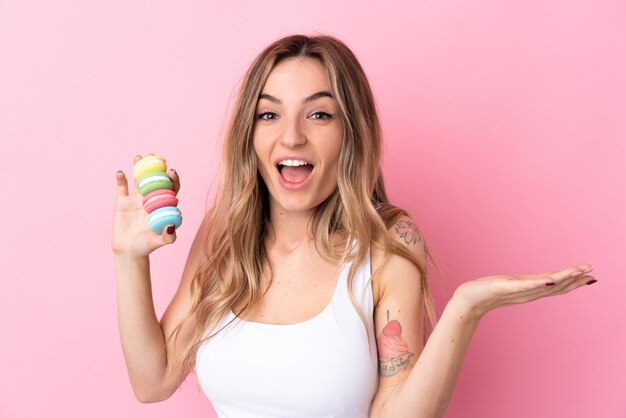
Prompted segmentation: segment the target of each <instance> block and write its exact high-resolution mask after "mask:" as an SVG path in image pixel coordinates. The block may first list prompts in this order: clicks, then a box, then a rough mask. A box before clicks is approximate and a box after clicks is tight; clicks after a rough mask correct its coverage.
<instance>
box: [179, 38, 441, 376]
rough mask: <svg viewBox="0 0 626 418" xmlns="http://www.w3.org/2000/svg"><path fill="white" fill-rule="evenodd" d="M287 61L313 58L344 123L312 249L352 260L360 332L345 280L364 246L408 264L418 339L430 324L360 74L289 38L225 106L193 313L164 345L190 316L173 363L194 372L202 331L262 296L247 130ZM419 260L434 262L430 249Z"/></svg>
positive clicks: (338, 53)
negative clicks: (187, 335) (418, 301)
mask: <svg viewBox="0 0 626 418" xmlns="http://www.w3.org/2000/svg"><path fill="white" fill-rule="evenodd" d="M294 57H309V58H313V59H316V60H319V62H320V63H321V64H322V65H323V66H324V68H325V70H326V73H327V75H328V79H329V81H330V86H331V89H332V94H333V97H334V98H335V100H336V101H337V104H338V108H339V111H338V116H339V117H340V118H341V121H342V122H343V142H342V146H341V151H340V154H339V162H338V168H337V171H338V172H337V188H336V189H335V190H334V192H333V193H332V194H331V195H330V196H329V197H328V198H327V199H326V200H325V201H324V202H322V203H321V204H320V205H319V206H318V207H317V208H316V209H315V211H314V215H313V217H312V219H311V223H310V227H311V231H312V233H313V236H314V240H315V246H316V248H317V251H318V252H319V253H320V255H321V256H323V257H324V258H326V259H328V260H334V261H337V263H338V264H340V263H343V262H345V261H347V260H350V261H352V265H351V268H350V269H349V272H348V290H349V294H350V296H351V300H352V304H353V305H354V307H355V309H356V311H357V312H358V314H359V316H360V317H361V320H362V321H363V324H364V326H365V328H366V330H367V322H366V318H365V315H364V313H363V311H362V310H361V309H360V307H359V306H358V304H357V303H356V301H355V298H354V294H353V291H352V281H353V278H354V275H355V273H356V271H357V269H358V268H359V265H361V264H362V262H363V261H364V259H365V257H366V256H367V251H368V246H369V245H370V244H371V245H376V246H378V247H379V248H382V249H383V250H384V253H385V254H387V255H388V254H398V255H400V256H402V257H404V258H406V259H408V260H410V261H411V262H412V263H413V264H414V265H415V266H416V267H417V268H418V269H419V272H420V278H421V286H422V291H423V294H424V310H425V313H426V316H425V320H424V335H423V337H424V342H425V341H426V339H427V338H428V336H429V334H430V332H432V328H434V326H435V324H436V316H435V310H434V301H433V298H432V295H431V293H430V290H429V286H428V281H427V279H426V277H427V274H426V273H427V269H426V266H425V265H422V263H421V262H420V261H419V260H418V259H416V258H415V257H414V256H413V255H412V253H411V252H410V251H408V250H407V248H406V247H404V246H403V245H401V244H399V243H397V242H396V241H395V240H393V239H392V238H391V237H390V235H389V232H388V229H389V228H390V227H391V226H392V225H394V224H395V223H396V222H397V220H398V218H400V217H401V216H403V215H406V214H407V213H406V212H405V211H404V210H403V209H400V208H397V207H395V206H393V205H392V204H390V203H389V199H388V198H387V193H386V192H385V186H384V182H383V175H382V172H381V166H380V161H381V154H382V140H381V127H380V122H379V119H378V115H377V112H376V107H375V104H374V99H373V95H372V92H371V89H370V85H369V82H368V80H367V77H366V75H365V73H364V71H363V69H362V68H361V65H360V64H359V62H358V61H357V59H356V57H355V55H354V54H353V53H352V51H351V50H350V49H349V48H348V47H347V46H346V45H345V44H344V43H343V42H341V41H339V40H338V39H336V38H334V37H332V36H327V35H318V36H314V37H308V36H304V35H292V36H288V37H285V38H282V39H279V40H277V41H276V42H274V43H272V44H271V45H269V46H268V47H267V48H266V49H265V50H264V51H263V52H261V54H260V55H259V56H258V57H257V58H256V59H255V60H254V62H253V63H252V65H251V67H250V68H249V69H248V71H247V72H246V74H245V76H244V78H243V80H242V83H241V87H240V90H239V93H238V96H237V99H236V101H235V103H234V106H233V109H232V115H231V119H230V123H229V125H228V130H227V132H226V136H225V143H224V148H223V161H222V173H221V177H220V184H219V187H218V190H217V195H216V198H215V203H214V205H213V207H212V209H211V210H209V211H208V212H207V215H206V217H205V219H204V222H203V223H204V228H203V229H204V230H205V236H204V239H205V257H204V260H203V263H202V264H201V265H200V267H199V268H198V270H197V271H196V273H195V277H194V279H193V281H192V284H191V289H190V290H191V292H192V295H193V296H192V297H193V301H194V303H193V307H192V309H191V311H190V312H189V315H188V316H187V318H185V319H184V320H183V321H181V322H180V323H179V324H178V326H177V327H176V328H175V330H174V332H173V333H172V335H170V338H168V340H167V343H168V344H169V341H170V339H171V337H172V336H174V335H178V334H179V333H180V329H181V327H182V325H183V323H184V322H185V321H186V319H188V318H189V317H191V316H195V319H196V321H195V331H194V336H193V339H192V341H191V344H190V345H189V346H188V348H187V349H186V351H185V352H184V353H182V354H183V356H182V357H181V358H180V359H179V360H182V362H183V367H184V368H185V370H186V371H193V372H194V373H195V367H194V364H195V360H196V354H197V351H198V349H199V347H200V345H201V344H202V343H203V342H204V341H205V340H206V339H207V338H210V336H208V337H207V335H208V333H207V330H208V331H211V332H212V331H215V330H216V327H217V326H218V324H219V322H220V320H221V318H222V317H223V316H224V315H225V314H226V313H227V312H228V311H229V310H231V309H233V308H234V307H236V306H243V307H244V308H243V310H242V311H241V312H240V313H239V315H240V316H244V315H245V314H246V313H247V312H250V311H251V310H252V309H253V308H254V307H256V306H257V304H258V303H259V301H260V300H261V298H262V296H263V289H262V286H261V273H262V271H263V267H264V266H265V265H266V263H268V255H267V252H266V249H265V247H264V245H263V242H264V238H265V236H266V234H267V232H268V230H269V228H270V225H269V207H268V191H267V188H266V186H265V184H264V182H263V180H262V179H261V177H260V175H259V172H258V169H257V159H256V155H255V152H254V149H253V145H252V134H253V129H254V122H255V111H256V106H257V100H258V98H259V95H260V94H261V91H262V89H263V86H264V84H265V81H266V80H267V78H268V76H269V74H270V72H271V71H272V69H273V68H274V67H275V66H276V65H277V64H278V63H279V62H281V61H282V60H285V59H288V58H294ZM336 233H341V234H342V235H343V236H346V237H348V238H347V240H348V242H346V243H345V244H346V245H345V246H343V245H342V246H341V249H338V248H337V247H336V246H334V245H333V243H332V241H331V238H332V237H333V236H334V235H335V234H336ZM426 254H427V256H428V257H430V258H431V259H432V257H431V256H430V253H429V252H428V249H427V248H426ZM376 273H377V272H373V275H375V274H376ZM368 335H369V331H368ZM171 368H172V367H171V366H169V367H168V371H169V370H171ZM185 374H186V373H185Z"/></svg>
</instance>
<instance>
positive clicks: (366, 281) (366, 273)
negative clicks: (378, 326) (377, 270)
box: [333, 246, 374, 329]
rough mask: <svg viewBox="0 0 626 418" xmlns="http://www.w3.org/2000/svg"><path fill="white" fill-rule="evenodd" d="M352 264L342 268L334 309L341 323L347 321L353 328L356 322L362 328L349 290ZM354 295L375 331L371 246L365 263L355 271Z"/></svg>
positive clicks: (335, 294) (348, 263) (346, 264)
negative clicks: (349, 274)
mask: <svg viewBox="0 0 626 418" xmlns="http://www.w3.org/2000/svg"><path fill="white" fill-rule="evenodd" d="M352 264H353V262H352V261H350V262H346V263H344V265H343V266H342V268H341V272H340V274H339V277H338V279H337V288H336V289H335V293H334V295H333V308H334V311H335V315H336V317H337V319H338V320H340V319H341V320H340V322H344V321H347V322H348V323H349V324H350V326H353V325H354V324H355V321H358V323H360V324H361V325H360V326H361V327H362V326H363V325H362V322H361V319H360V317H359V314H358V313H357V311H356V309H355V307H354V305H353V304H352V299H351V297H350V291H349V289H348V273H349V271H350V267H351V266H352ZM352 295H353V296H354V300H355V302H356V303H357V305H358V306H359V307H360V308H361V310H362V311H363V314H364V315H365V318H366V319H367V320H368V326H371V328H372V329H373V326H374V325H373V314H374V298H373V292H372V286H371V257H370V248H369V246H368V248H367V253H366V255H365V259H364V260H363V263H361V265H360V266H359V267H358V268H357V270H356V271H355V274H354V278H353V280H352Z"/></svg>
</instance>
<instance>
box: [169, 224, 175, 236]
mask: <svg viewBox="0 0 626 418" xmlns="http://www.w3.org/2000/svg"><path fill="white" fill-rule="evenodd" d="M174 229H175V228H174V225H170V226H168V227H167V233H168V234H170V235H172V234H173V233H174Z"/></svg>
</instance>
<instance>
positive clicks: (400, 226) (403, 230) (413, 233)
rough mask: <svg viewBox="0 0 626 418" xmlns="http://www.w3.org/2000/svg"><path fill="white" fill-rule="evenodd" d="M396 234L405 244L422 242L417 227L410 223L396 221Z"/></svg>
mask: <svg viewBox="0 0 626 418" xmlns="http://www.w3.org/2000/svg"><path fill="white" fill-rule="evenodd" d="M396 232H397V233H398V235H399V236H400V238H403V239H404V242H405V244H415V243H417V242H422V234H420V231H419V229H418V228H417V225H415V224H414V223H413V222H411V221H398V223H397V224H396Z"/></svg>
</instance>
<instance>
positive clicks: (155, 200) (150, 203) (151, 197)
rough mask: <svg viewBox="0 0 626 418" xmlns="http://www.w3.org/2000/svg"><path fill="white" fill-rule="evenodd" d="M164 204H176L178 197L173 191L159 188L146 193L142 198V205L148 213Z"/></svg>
mask: <svg viewBox="0 0 626 418" xmlns="http://www.w3.org/2000/svg"><path fill="white" fill-rule="evenodd" d="M164 206H178V199H177V198H176V193H174V191H172V190H169V189H159V190H155V191H153V192H150V193H148V194H147V195H145V196H144V198H143V207H144V208H145V209H146V212H148V213H152V212H154V211H155V210H157V209H159V208H162V207H164Z"/></svg>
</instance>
